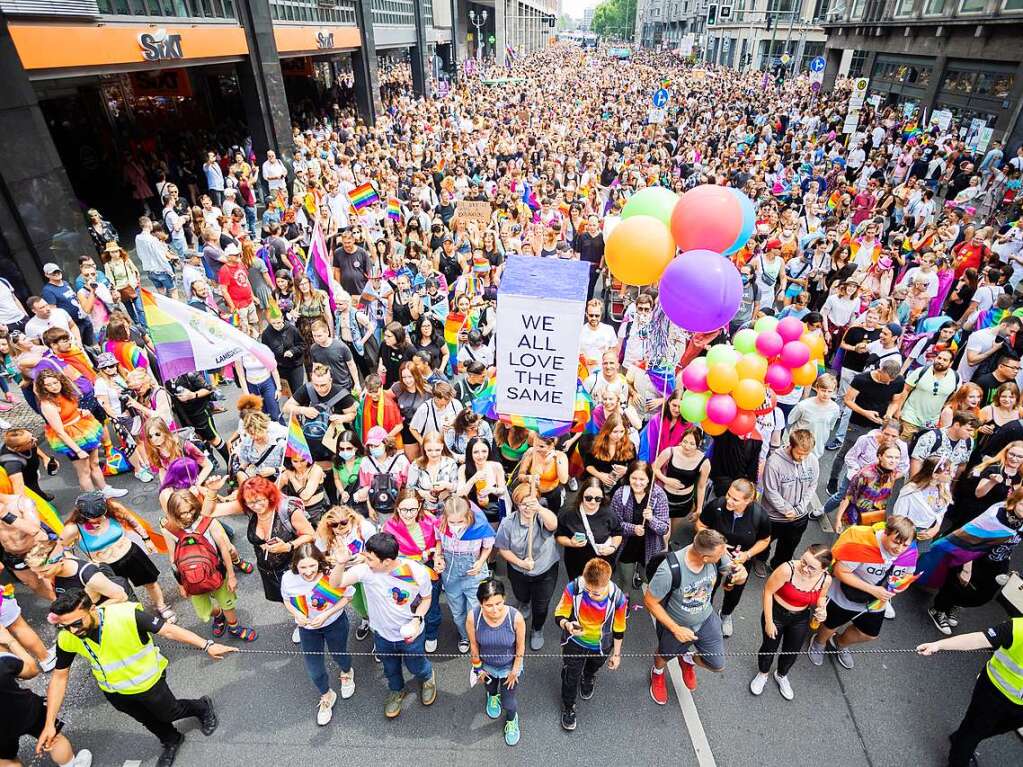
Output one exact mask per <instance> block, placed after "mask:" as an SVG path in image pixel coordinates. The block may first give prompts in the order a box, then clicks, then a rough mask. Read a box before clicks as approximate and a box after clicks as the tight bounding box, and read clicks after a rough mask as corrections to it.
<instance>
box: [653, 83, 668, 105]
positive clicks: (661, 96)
mask: <svg viewBox="0 0 1023 767" xmlns="http://www.w3.org/2000/svg"><path fill="white" fill-rule="evenodd" d="M667 105H668V90H667V89H666V88H658V89H657V90H655V91H654V106H655V107H657V108H658V109H664V107H666V106H667Z"/></svg>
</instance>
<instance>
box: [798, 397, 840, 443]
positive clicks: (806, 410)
mask: <svg viewBox="0 0 1023 767" xmlns="http://www.w3.org/2000/svg"><path fill="white" fill-rule="evenodd" d="M840 412H841V410H840V408H839V407H838V405H837V404H836V403H835V402H834V401H832V400H829V401H828V402H826V403H824V404H823V405H822V404H820V403H819V402H818V401H817V398H816V397H811V398H810V399H804V400H803V401H802V402H800V403H799V404H798V405H796V406H795V407H794V408H792V412H790V413H789V420H788V427H789V430H790V431H791V430H793V429H807V430H808V431H809V432H810V433H811V434H813V438H814V444H813V454H814V455H815V456H817V457H818V458H820V457H821V456H823V455H824V446H825V445H826V444H827V443H828V435H830V434H831V429H832V428H833V427H834V426H835V424H836V423H837V422H838V416H839V414H840Z"/></svg>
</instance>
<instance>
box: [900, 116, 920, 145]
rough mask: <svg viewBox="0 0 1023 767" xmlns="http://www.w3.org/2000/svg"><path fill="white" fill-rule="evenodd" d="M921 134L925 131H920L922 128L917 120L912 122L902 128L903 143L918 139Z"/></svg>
mask: <svg viewBox="0 0 1023 767" xmlns="http://www.w3.org/2000/svg"><path fill="white" fill-rule="evenodd" d="M921 133H923V131H922V130H920V126H919V125H918V124H917V121H916V120H912V121H911V122H908V123H906V124H905V125H903V126H902V140H903V141H909V140H910V139H911V138H916V137H917V136H919V135H920V134H921Z"/></svg>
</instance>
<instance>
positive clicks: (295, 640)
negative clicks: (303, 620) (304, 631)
mask: <svg viewBox="0 0 1023 767" xmlns="http://www.w3.org/2000/svg"><path fill="white" fill-rule="evenodd" d="M291 643H292V644H302V637H301V636H299V634H298V626H295V630H294V631H292V632H291Z"/></svg>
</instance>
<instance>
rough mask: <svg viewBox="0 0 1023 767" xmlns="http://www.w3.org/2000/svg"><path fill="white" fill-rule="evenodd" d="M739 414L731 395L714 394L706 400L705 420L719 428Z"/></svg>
mask: <svg viewBox="0 0 1023 767" xmlns="http://www.w3.org/2000/svg"><path fill="white" fill-rule="evenodd" d="M738 412H739V407H738V405H736V404H735V400H734V399H732V395H731V394H715V395H713V396H711V398H710V399H709V400H707V418H708V419H710V420H711V421H713V422H714V423H716V424H720V425H721V426H727V425H728V424H730V423H731V422H732V419H733V418H735V415H736V413H738Z"/></svg>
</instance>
